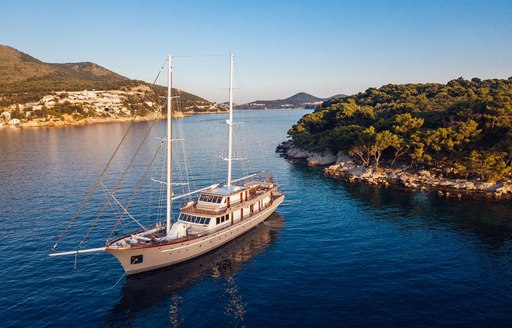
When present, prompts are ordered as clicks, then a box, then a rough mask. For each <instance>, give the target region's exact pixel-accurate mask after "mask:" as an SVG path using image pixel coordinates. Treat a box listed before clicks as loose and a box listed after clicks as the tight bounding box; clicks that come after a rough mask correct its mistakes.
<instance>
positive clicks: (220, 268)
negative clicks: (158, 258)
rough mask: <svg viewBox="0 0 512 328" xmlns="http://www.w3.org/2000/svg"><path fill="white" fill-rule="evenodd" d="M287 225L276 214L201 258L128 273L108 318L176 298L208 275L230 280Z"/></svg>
mask: <svg viewBox="0 0 512 328" xmlns="http://www.w3.org/2000/svg"><path fill="white" fill-rule="evenodd" d="M283 225H284V220H283V216H281V215H280V214H278V213H274V214H272V216H270V217H269V218H268V219H267V220H266V221H265V222H263V224H260V225H258V226H257V227H255V228H254V229H252V230H251V231H248V232H247V233H246V234H244V235H242V236H240V237H238V238H237V239H235V240H233V241H231V242H229V243H228V244H226V245H224V246H222V247H220V248H218V249H216V250H214V251H212V252H210V253H207V254H205V255H202V256H201V257H199V258H196V259H193V260H190V261H188V262H185V263H181V264H178V265H175V266H172V267H168V268H163V269H159V270H156V271H151V272H146V273H141V274H138V275H134V276H128V277H127V279H126V284H125V286H124V288H123V296H122V299H121V300H120V301H119V303H118V304H117V305H116V306H115V307H114V308H113V309H112V310H111V311H110V318H109V319H108V321H109V322H118V320H119V317H120V316H121V317H123V316H129V317H131V316H133V315H135V314H136V313H137V312H139V311H141V310H143V309H146V308H148V307H151V306H152V305H153V304H155V303H156V302H159V301H161V302H167V301H168V300H169V299H171V298H173V299H174V298H176V295H177V292H179V291H180V290H183V289H184V288H187V287H189V286H191V285H192V284H194V283H195V282H197V281H199V280H201V279H204V278H206V277H212V278H215V279H217V278H226V279H227V280H228V281H229V280H230V279H232V277H233V276H234V275H236V273H237V272H238V271H239V270H240V269H241V268H242V267H243V266H244V264H245V263H246V262H248V261H250V260H251V259H252V258H253V257H254V256H256V255H258V254H260V253H262V252H263V251H264V250H265V249H266V248H267V247H268V246H270V245H271V244H272V243H273V242H274V241H275V240H276V239H277V238H278V236H279V233H280V231H281V228H282V227H283ZM174 302H175V301H173V303H174ZM158 306H161V304H158Z"/></svg>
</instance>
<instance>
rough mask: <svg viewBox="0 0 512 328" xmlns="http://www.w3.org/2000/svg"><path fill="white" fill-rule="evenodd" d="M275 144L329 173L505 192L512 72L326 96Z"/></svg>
mask: <svg viewBox="0 0 512 328" xmlns="http://www.w3.org/2000/svg"><path fill="white" fill-rule="evenodd" d="M288 135H289V136H290V137H291V140H290V141H287V142H284V143H283V144H282V145H280V146H279V147H278V150H279V151H281V152H283V154H284V155H285V156H286V157H288V158H299V159H306V160H307V161H308V164H309V165H330V166H328V167H326V168H325V169H324V171H323V172H324V173H325V174H326V175H327V176H329V177H333V178H341V179H345V180H347V181H359V182H364V183H369V184H376V185H384V186H399V187H405V188H408V189H414V190H421V191H423V192H435V193H437V194H438V195H439V196H443V197H456V198H463V197H465V196H485V197H487V198H492V199H510V198H511V196H512V78H508V79H489V80H481V79H478V78H473V79H471V80H465V79H463V78H458V79H455V80H452V81H449V82H448V83H447V84H440V83H426V84H388V85H385V86H383V87H381V88H369V89H368V90H366V91H365V92H362V93H358V94H356V95H353V96H348V97H344V98H333V99H331V100H328V101H326V102H323V103H322V104H321V105H319V106H318V107H317V108H316V109H315V110H314V112H312V113H310V114H307V115H305V116H304V117H302V118H301V119H300V120H299V121H298V122H297V124H295V125H294V126H293V127H292V128H291V129H290V130H289V131H288Z"/></svg>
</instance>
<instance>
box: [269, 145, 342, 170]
mask: <svg viewBox="0 0 512 328" xmlns="http://www.w3.org/2000/svg"><path fill="white" fill-rule="evenodd" d="M276 151H278V152H282V153H283V154H284V156H285V157H286V158H292V159H305V160H307V162H308V165H309V166H315V165H330V164H334V163H336V161H337V159H338V156H337V155H334V154H333V153H332V152H331V151H329V150H325V151H323V152H321V153H318V152H312V151H307V150H303V149H301V148H299V147H297V146H295V145H294V144H293V142H291V141H285V142H283V143H281V144H280V145H279V146H277V149H276Z"/></svg>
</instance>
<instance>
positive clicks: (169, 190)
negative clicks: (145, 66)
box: [166, 55, 172, 235]
mask: <svg viewBox="0 0 512 328" xmlns="http://www.w3.org/2000/svg"><path fill="white" fill-rule="evenodd" d="M168 62H169V69H168V71H167V203H166V209H167V212H166V235H169V231H170V230H171V205H172V204H171V198H172V56H171V55H169V57H168Z"/></svg>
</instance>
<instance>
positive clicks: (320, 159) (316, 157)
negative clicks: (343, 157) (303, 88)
mask: <svg viewBox="0 0 512 328" xmlns="http://www.w3.org/2000/svg"><path fill="white" fill-rule="evenodd" d="M307 154H308V155H309V156H308V157H307V160H308V165H310V166H314V165H330V164H333V163H336V160H337V156H336V155H334V154H332V153H331V152H330V151H327V150H326V151H324V152H322V153H309V152H308V153H307Z"/></svg>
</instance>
